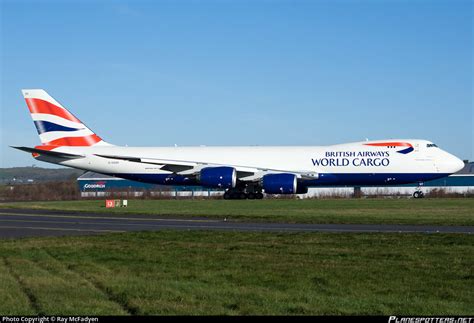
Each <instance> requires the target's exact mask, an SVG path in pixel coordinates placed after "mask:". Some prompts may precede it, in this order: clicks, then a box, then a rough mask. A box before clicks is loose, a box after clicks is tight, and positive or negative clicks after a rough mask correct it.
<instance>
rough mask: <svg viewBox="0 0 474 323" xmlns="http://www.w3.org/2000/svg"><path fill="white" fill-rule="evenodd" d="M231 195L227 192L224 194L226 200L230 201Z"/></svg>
mask: <svg viewBox="0 0 474 323" xmlns="http://www.w3.org/2000/svg"><path fill="white" fill-rule="evenodd" d="M230 197H231V196H230V193H229V192H225V193H224V200H230Z"/></svg>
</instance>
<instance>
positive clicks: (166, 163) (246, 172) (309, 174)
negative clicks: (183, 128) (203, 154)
mask: <svg viewBox="0 0 474 323" xmlns="http://www.w3.org/2000/svg"><path fill="white" fill-rule="evenodd" d="M96 156H98V157H102V158H110V159H118V160H125V161H130V162H134V163H144V164H152V165H158V166H161V167H160V169H162V170H165V171H169V172H172V173H175V174H179V175H189V176H192V175H197V174H198V173H199V172H200V171H201V170H202V169H203V168H206V167H218V166H229V167H233V168H235V169H236V171H237V178H238V179H239V180H242V181H248V182H254V181H258V180H260V179H261V178H262V177H263V176H264V175H266V174H274V173H293V174H295V175H297V177H298V178H300V179H303V180H306V179H316V178H318V173H315V172H313V171H298V172H293V171H292V172H288V171H283V170H276V169H262V168H256V167H247V166H236V165H220V164H208V163H202V162H198V161H182V160H170V159H154V158H139V157H133V156H116V155H101V154H96Z"/></svg>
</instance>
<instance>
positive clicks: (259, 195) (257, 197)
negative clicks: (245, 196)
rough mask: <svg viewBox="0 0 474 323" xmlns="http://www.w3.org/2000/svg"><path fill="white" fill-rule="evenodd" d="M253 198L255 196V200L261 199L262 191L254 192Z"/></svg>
mask: <svg viewBox="0 0 474 323" xmlns="http://www.w3.org/2000/svg"><path fill="white" fill-rule="evenodd" d="M255 198H256V199H257V200H261V199H263V193H262V192H258V193H256V194H255Z"/></svg>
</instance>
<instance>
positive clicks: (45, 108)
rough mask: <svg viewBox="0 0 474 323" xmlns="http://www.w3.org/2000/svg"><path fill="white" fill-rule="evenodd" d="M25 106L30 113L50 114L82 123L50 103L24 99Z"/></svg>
mask: <svg viewBox="0 0 474 323" xmlns="http://www.w3.org/2000/svg"><path fill="white" fill-rule="evenodd" d="M25 100H26V104H27V105H28V109H30V112H31V113H45V114H52V115H55V116H58V117H61V118H64V119H67V120H70V121H74V122H78V123H82V122H81V121H80V120H79V119H77V118H76V117H75V116H73V115H72V114H71V113H69V111H67V110H66V109H63V108H61V107H58V106H57V105H54V104H52V103H51V102H48V101H45V100H41V99H31V98H26V99H25Z"/></svg>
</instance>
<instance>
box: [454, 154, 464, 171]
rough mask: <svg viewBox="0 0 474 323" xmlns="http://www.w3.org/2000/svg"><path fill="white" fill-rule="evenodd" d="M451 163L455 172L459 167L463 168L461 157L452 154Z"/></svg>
mask: <svg viewBox="0 0 474 323" xmlns="http://www.w3.org/2000/svg"><path fill="white" fill-rule="evenodd" d="M452 163H453V168H454V169H455V171H454V172H455V173H457V172H459V171H460V170H461V169H463V168H464V162H463V161H462V160H461V159H459V158H457V157H456V156H453V161H452Z"/></svg>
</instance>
